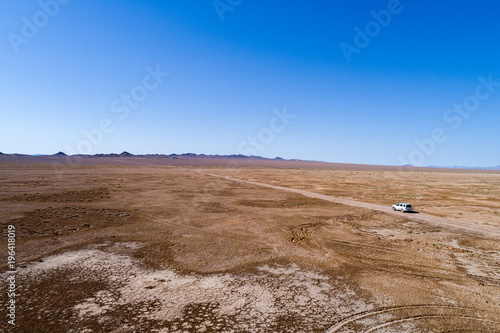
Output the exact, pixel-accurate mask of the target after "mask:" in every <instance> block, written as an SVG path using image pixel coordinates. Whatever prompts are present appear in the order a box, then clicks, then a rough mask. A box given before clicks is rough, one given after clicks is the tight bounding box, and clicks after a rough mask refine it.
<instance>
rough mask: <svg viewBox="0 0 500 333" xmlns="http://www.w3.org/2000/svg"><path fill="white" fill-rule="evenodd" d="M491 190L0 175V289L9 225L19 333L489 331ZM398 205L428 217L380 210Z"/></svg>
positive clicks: (473, 185) (424, 181)
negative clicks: (13, 239) (406, 205)
mask: <svg viewBox="0 0 500 333" xmlns="http://www.w3.org/2000/svg"><path fill="white" fill-rule="evenodd" d="M193 170H197V171H202V172H207V171H208V172H209V173H211V174H218V175H223V176H230V177H233V178H237V179H242V180H247V181H253V182H259V183H264V184H269V185H275V186H282V187H287V188H292V189H298V190H306V191H308V192H313V193H317V194H320V195H326V196H328V197H332V198H335V199H337V201H336V200H324V199H325V198H321V197H311V196H305V195H303V194H304V193H300V192H287V191H284V190H283V189H281V188H269V187H262V186H257V184H251V183H242V182H241V181H236V180H232V179H223V178H219V177H214V176H211V175H207V174H202V173H199V172H193ZM499 184H500V175H499V174H498V173H470V172H468V173H459V172H453V173H447V172H432V173H430V172H425V173H415V172H413V173H407V172H401V173H398V172H395V171H387V170H371V171H367V170H365V171H363V170H358V171H354V170H316V169H280V168H273V169H269V168H239V169H235V168H218V169H216V168H211V169H208V170H207V169H206V166H205V169H198V168H190V169H189V170H186V169H184V168H179V167H171V166H158V165H147V166H141V165H136V166H130V165H128V166H127V165H89V164H87V165H74V166H70V165H67V166H65V169H64V173H62V174H61V173H57V172H55V171H54V169H53V167H52V166H51V165H50V164H37V165H35V164H30V163H23V164H8V163H4V164H0V216H1V218H2V220H1V225H0V227H1V228H2V232H3V233H2V236H3V237H2V247H3V248H4V249H5V251H0V258H1V263H2V273H1V275H2V280H4V279H5V277H6V273H3V272H5V271H6V270H7V266H6V265H5V264H4V263H6V258H7V250H6V248H7V242H6V228H7V226H8V225H14V226H15V227H16V236H17V240H16V247H17V251H18V252H17V253H16V267H17V270H18V272H17V274H16V283H17V286H18V289H17V297H16V299H17V301H18V307H17V309H16V314H17V316H16V327H15V331H16V332H144V331H152V332H183V331H187V332H231V331H232V332H245V331H252V332H353V331H357V332H401V331H413V332H422V331H432V332H455V331H456V332H458V331H479V332H492V331H500V321H499V320H498V314H499V313H500V273H499V272H500V267H499V266H500V265H499V263H500V243H499V240H498V238H495V237H496V235H495V234H494V233H495V232H497V230H498V228H499V225H500V218H499V216H498V214H497V213H495V212H497V210H498V209H499V206H500V202H499V200H498V199H497V198H498V195H497V194H498V191H499V188H500V187H499V186H498V185H499ZM338 199H345V200H355V201H356V202H364V203H370V204H376V205H381V206H383V207H384V209H382V208H381V209H371V208H370V207H368V206H362V205H361V206H357V207H353V206H350V205H349V204H348V202H342V201H338ZM399 201H409V202H411V203H412V204H414V205H415V207H416V208H417V210H418V211H420V212H421V213H420V214H422V216H424V217H423V218H421V217H418V218H417V215H420V214H401V213H398V214H394V213H393V212H391V211H385V209H386V208H385V207H389V206H390V205H391V204H393V203H396V202H399ZM346 203H347V204H346ZM423 214H429V216H430V215H433V216H439V217H440V218H442V219H443V220H446V221H448V222H449V223H455V224H454V225H451V224H448V225H446V224H442V225H440V224H439V223H440V221H441V220H436V221H435V224H432V223H431V224H429V222H428V221H427V222H426V221H425V219H426V215H423ZM454 226H455V227H454ZM6 288H7V285H6V284H5V283H4V284H2V285H0V293H1V294H2V297H1V298H0V300H1V303H2V304H1V306H2V311H3V312H2V317H3V318H5V308H6V304H7V303H6V302H7V297H6V296H5V295H6ZM0 329H1V330H3V331H9V330H10V331H13V330H12V328H11V327H9V325H8V324H7V321H6V320H2V321H0Z"/></svg>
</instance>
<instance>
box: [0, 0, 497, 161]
mask: <svg viewBox="0 0 500 333" xmlns="http://www.w3.org/2000/svg"><path fill="white" fill-rule="evenodd" d="M214 4H215V5H214ZM499 12H500V3H497V2H494V1H478V2H474V3H473V2H457V1H439V2H436V1H423V0H413V1H409V0H401V1H399V2H398V1H395V0H391V1H347V0H339V1H316V2H308V1H273V2H272V3H269V2H268V1H261V0H254V1H249V0H243V1H238V0H220V1H215V2H214V1H185V0H171V1H130V0H129V1H115V2H101V1H94V0H89V1H78V0H69V1H68V0H65V1H62V0H60V2H57V1H56V0H42V1H40V2H37V1H16V2H13V1H4V2H2V3H1V4H0V22H2V24H1V25H0V27H1V31H0V73H1V74H2V75H1V76H0V151H1V152H4V153H14V152H18V153H26V154H35V153H42V154H52V153H55V152H57V151H64V152H66V153H78V152H82V153H87V152H90V153H109V152H121V151H124V150H127V151H129V152H131V153H134V154H145V153H167V154H168V153H184V152H194V153H206V154H238V153H253V152H255V153H256V154H257V155H261V156H266V157H275V156H281V157H284V158H299V159H309V160H323V161H331V162H346V163H366V164H389V165H399V164H406V163H409V164H413V165H441V166H447V165H466V166H493V165H498V164H500V156H499V154H498V152H499V151H500V131H499V125H498V124H499V123H500V112H499V111H500V62H499V61H498V59H500V57H499V56H500V44H499V43H498V36H500V24H498V13H499ZM373 13H375V15H373ZM387 14H389V16H388V15H387ZM375 16H378V18H379V21H377V20H376V19H375ZM221 18H222V19H221ZM389 18H390V19H389ZM356 27H357V28H359V30H355V28H356ZM30 28H31V29H30ZM370 29H371V30H370ZM356 31H361V34H362V35H365V36H362V35H358V32H356ZM357 35H358V36H357ZM360 36H361V37H360ZM356 38H357V39H356ZM367 41H368V42H367ZM356 42H357V44H356ZM342 43H344V44H342ZM341 45H350V47H352V48H350V49H349V50H351V51H352V50H353V49H354V48H356V52H352V53H350V54H348V57H346V56H345V48H344V52H343V50H342V48H341ZM348 58H349V59H348ZM348 60H349V61H348ZM155 71H156V72H157V74H156V77H157V79H156V80H155V77H154V75H153V76H152V75H151V72H153V73H154V72H155ZM165 73H168V75H166V74H165ZM144 82H146V83H144ZM484 82H486V83H484ZM488 82H489V83H488ZM146 86H147V87H146ZM146 88H147V89H146ZM477 94H479V95H477ZM127 95H128V96H129V97H128V98H129V99H128V101H129V102H128V103H129V104H127V102H126V98H127ZM478 96H479V97H478ZM464 103H466V104H467V103H469V104H467V105H466V109H465V110H464V109H463V104H464ZM454 104H456V105H458V107H460V105H462V111H461V112H462V113H459V112H458V111H454ZM125 110H126V111H125ZM455 110H458V109H455ZM467 110H470V111H467ZM284 112H285V114H288V115H290V116H288V118H286V117H285V120H282V119H281V118H279V117H277V116H276V113H278V114H281V115H283V113H284ZM292 115H293V117H292ZM436 131H437V132H436ZM85 133H87V134H85ZM433 133H434V135H433ZM437 134H439V135H437Z"/></svg>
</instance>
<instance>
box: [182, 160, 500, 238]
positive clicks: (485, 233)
mask: <svg viewBox="0 0 500 333" xmlns="http://www.w3.org/2000/svg"><path fill="white" fill-rule="evenodd" d="M186 170H190V169H186ZM190 171H194V172H197V173H200V174H204V175H208V176H213V177H218V178H222V179H226V180H230V181H235V182H240V183H245V184H252V185H256V186H262V187H267V188H272V189H275V190H280V191H287V192H293V193H298V194H301V195H304V196H306V197H310V198H316V199H321V200H325V201H329V202H335V203H339V204H343V205H347V206H353V207H359V208H365V209H369V210H376V211H381V212H384V213H388V214H397V215H401V214H402V213H401V212H399V211H393V210H392V208H391V207H387V206H383V205H378V204H373V203H368V202H361V201H357V200H351V199H345V198H339V197H333V196H330V195H324V194H319V193H314V192H310V191H306V190H300V189H295V188H289V187H284V186H277V185H270V184H265V183H259V182H254V181H248V180H243V179H237V178H232V177H228V176H222V175H217V174H213V173H209V172H205V171H200V170H192V169H191V170H190ZM405 217H407V218H409V219H412V220H414V221H417V222H423V223H425V224H427V225H429V226H432V227H438V228H443V229H447V230H450V231H455V232H460V233H464V234H467V235H474V236H479V237H485V238H491V239H500V230H499V229H498V228H496V227H493V226H489V225H484V224H479V222H476V223H474V222H468V221H458V220H451V219H446V218H443V217H438V216H434V215H431V214H426V213H418V212H414V213H411V214H408V213H407V214H405Z"/></svg>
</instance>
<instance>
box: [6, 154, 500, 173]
mask: <svg viewBox="0 0 500 333" xmlns="http://www.w3.org/2000/svg"><path fill="white" fill-rule="evenodd" d="M0 162H3V163H51V164H53V165H61V164H68V165H71V164H90V165H94V164H96V165H98V164H101V165H103V164H110V165H127V164H130V163H132V164H134V165H141V164H148V165H149V164H151V165H170V166H194V167H196V166H207V167H270V168H313V169H350V170H391V171H401V168H404V169H403V170H405V169H406V168H408V171H426V170H428V171H432V170H433V169H436V168H438V169H442V170H445V169H446V170H450V171H451V170H457V171H459V170H470V171H473V170H482V171H500V165H498V166H493V167H463V166H453V167H441V166H428V167H413V166H411V165H404V166H397V165H393V166H391V165H370V164H352V163H333V162H322V161H307V160H299V159H284V158H282V157H274V158H268V157H262V156H255V155H250V156H247V155H242V154H231V155H217V154H215V155H206V154H195V153H182V154H168V155H167V154H142V155H134V154H131V153H129V152H127V151H124V152H122V153H120V154H117V153H110V154H94V155H84V154H79V155H67V154H65V153H64V152H62V151H60V152H57V153H55V154H52V155H37V156H33V155H26V154H5V153H0Z"/></svg>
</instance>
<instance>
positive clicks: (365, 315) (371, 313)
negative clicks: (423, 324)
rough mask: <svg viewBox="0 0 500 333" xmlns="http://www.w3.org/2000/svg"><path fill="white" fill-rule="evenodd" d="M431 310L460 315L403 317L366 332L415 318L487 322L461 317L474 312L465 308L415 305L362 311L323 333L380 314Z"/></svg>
mask: <svg viewBox="0 0 500 333" xmlns="http://www.w3.org/2000/svg"><path fill="white" fill-rule="evenodd" d="M426 309H429V310H432V309H436V310H438V309H440V310H452V311H460V312H461V313H462V314H453V313H451V314H427V315H425V314H421V315H414V316H410V317H405V318H397V319H393V320H390V321H386V322H384V323H382V324H379V325H377V326H374V327H372V328H370V329H369V330H368V331H366V332H373V331H375V330H377V329H380V328H383V327H386V326H389V325H392V324H395V323H398V322H404V321H411V320H416V319H415V318H422V319H423V318H424V317H425V318H431V317H465V318H472V319H475V320H483V321H489V320H486V319H483V318H479V317H471V316H465V315H463V312H464V311H475V310H474V309H470V308H465V307H456V306H451V305H439V304H417V305H406V306H395V307H385V308H381V309H378V310H370V311H364V312H361V313H357V314H354V315H352V316H349V317H346V318H344V319H342V320H340V321H339V322H337V323H336V324H335V325H333V326H331V327H330V328H328V329H327V330H326V332H325V333H335V332H338V331H339V330H340V329H341V328H343V327H344V326H346V325H349V324H353V323H355V322H356V321H358V320H360V319H365V318H368V317H371V316H378V315H381V314H386V313H392V312H397V311H402V310H426Z"/></svg>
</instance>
